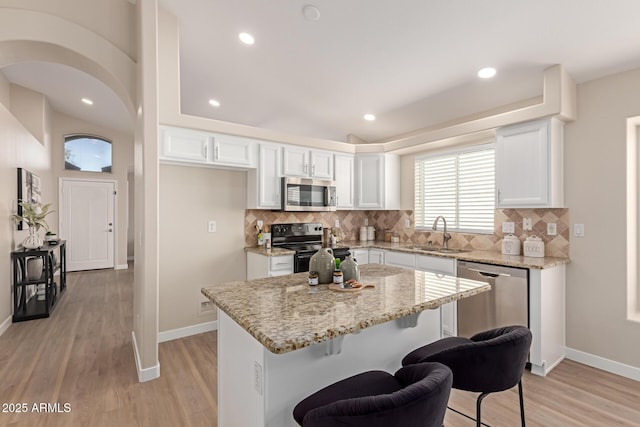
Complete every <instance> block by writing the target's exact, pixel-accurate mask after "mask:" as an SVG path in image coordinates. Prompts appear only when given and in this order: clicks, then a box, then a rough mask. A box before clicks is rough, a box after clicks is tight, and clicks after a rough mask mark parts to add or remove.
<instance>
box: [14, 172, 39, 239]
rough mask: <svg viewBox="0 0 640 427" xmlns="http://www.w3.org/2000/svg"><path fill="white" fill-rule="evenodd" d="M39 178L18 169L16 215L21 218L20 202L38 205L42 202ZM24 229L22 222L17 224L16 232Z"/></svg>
mask: <svg viewBox="0 0 640 427" xmlns="http://www.w3.org/2000/svg"><path fill="white" fill-rule="evenodd" d="M41 191H42V190H41V185H40V177H39V176H38V175H36V174H35V173H33V172H29V171H28V170H26V169H23V168H18V212H17V213H18V215H20V216H22V210H23V209H22V206H20V202H28V203H33V204H39V203H41V202H42V193H41ZM25 228H26V227H25V225H24V224H23V222H22V221H19V222H18V230H24V229H25Z"/></svg>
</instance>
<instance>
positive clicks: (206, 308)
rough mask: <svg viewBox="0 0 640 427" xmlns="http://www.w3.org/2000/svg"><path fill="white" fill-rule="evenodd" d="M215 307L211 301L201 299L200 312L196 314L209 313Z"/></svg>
mask: <svg viewBox="0 0 640 427" xmlns="http://www.w3.org/2000/svg"><path fill="white" fill-rule="evenodd" d="M215 309H216V306H215V305H214V304H213V302H211V301H202V302H201V303H200V312H199V313H198V314H200V315H202V314H209V313H211V312H212V311H214V310H215Z"/></svg>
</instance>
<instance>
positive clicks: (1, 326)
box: [0, 316, 13, 335]
mask: <svg viewBox="0 0 640 427" xmlns="http://www.w3.org/2000/svg"><path fill="white" fill-rule="evenodd" d="M12 319H13V316H9V317H7V318H6V319H5V321H4V322H2V323H0V335H2V334H4V333H5V332H6V331H7V329H9V326H11V322H12Z"/></svg>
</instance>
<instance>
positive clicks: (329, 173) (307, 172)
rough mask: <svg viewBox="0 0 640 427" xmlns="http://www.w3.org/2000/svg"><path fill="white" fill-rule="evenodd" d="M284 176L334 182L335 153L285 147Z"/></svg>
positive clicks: (283, 156) (283, 159)
mask: <svg viewBox="0 0 640 427" xmlns="http://www.w3.org/2000/svg"><path fill="white" fill-rule="evenodd" d="M282 174H283V175H284V176H292V177H301V178H317V179H330V180H333V153H331V152H329V151H319V150H309V149H307V148H303V147H296V146H284V147H283V155H282Z"/></svg>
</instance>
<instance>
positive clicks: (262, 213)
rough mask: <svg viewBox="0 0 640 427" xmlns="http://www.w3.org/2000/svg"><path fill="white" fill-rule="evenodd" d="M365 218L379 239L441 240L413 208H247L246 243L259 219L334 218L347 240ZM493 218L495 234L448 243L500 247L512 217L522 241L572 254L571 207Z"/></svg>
mask: <svg viewBox="0 0 640 427" xmlns="http://www.w3.org/2000/svg"><path fill="white" fill-rule="evenodd" d="M365 218H366V219H368V221H369V225H370V226H373V227H375V229H376V239H377V240H384V232H385V230H391V232H393V233H394V234H395V235H397V236H399V237H400V242H401V243H406V244H417V245H424V244H426V243H427V242H428V241H429V240H431V241H433V242H434V244H436V245H440V244H442V232H436V231H420V230H415V229H414V221H413V211H378V210H375V211H336V212H279V211H267V210H256V209H247V210H246V211H245V245H246V246H255V245H256V240H257V232H256V230H255V225H256V221H257V220H262V221H263V222H264V223H265V224H267V225H271V224H278V223H286V222H319V223H322V226H323V227H333V226H334V224H335V220H339V221H340V238H341V240H342V241H345V242H346V241H352V240H358V239H359V238H360V227H361V226H363V225H364V221H365ZM494 218H495V219H494V232H493V233H492V234H467V233H451V235H452V239H451V241H450V242H449V245H450V246H451V247H453V248H464V249H482V250H496V251H500V250H501V245H502V238H503V237H504V233H503V232H502V223H504V222H507V221H511V222H513V223H514V225H515V232H514V233H513V234H515V235H516V236H517V237H518V238H519V239H520V241H524V239H525V238H527V237H528V236H532V235H536V236H538V237H540V238H542V240H543V241H544V243H545V254H546V255H547V256H554V257H561V258H568V257H569V209H566V208H556V209H496V211H495V217H494ZM523 218H531V222H532V226H533V230H532V231H523V230H522V220H523ZM406 220H409V224H410V227H409V228H405V222H406ZM549 223H556V224H557V235H556V236H547V224H549ZM440 226H441V225H440ZM440 226H439V227H440Z"/></svg>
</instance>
